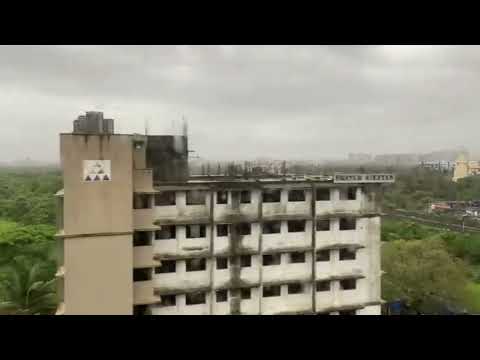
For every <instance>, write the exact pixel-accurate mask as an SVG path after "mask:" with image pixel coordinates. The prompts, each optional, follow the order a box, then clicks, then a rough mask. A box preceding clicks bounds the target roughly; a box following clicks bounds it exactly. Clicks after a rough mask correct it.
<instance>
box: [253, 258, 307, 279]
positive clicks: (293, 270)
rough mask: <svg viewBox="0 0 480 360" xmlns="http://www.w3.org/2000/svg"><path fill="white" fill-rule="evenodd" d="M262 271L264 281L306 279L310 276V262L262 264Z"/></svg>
mask: <svg viewBox="0 0 480 360" xmlns="http://www.w3.org/2000/svg"><path fill="white" fill-rule="evenodd" d="M307 260H308V259H307ZM262 273H263V274H262V281H263V282H264V283H276V282H285V281H308V280H310V279H311V277H312V263H311V262H309V261H306V262H304V263H299V264H295V263H294V264H280V265H270V266H263V270H262Z"/></svg>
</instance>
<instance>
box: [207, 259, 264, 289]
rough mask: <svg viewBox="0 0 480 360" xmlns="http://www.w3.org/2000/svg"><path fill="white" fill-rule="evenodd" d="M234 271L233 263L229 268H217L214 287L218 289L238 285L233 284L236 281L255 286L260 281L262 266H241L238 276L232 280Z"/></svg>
mask: <svg viewBox="0 0 480 360" xmlns="http://www.w3.org/2000/svg"><path fill="white" fill-rule="evenodd" d="M252 265H253V260H252ZM232 273H233V269H232V265H230V267H229V268H228V269H221V270H219V269H216V270H215V272H214V287H215V288H217V289H218V288H222V287H230V286H233V287H237V286H234V285H235V284H233V283H235V282H237V283H241V284H242V285H246V284H247V286H248V285H251V286H255V285H258V284H259V282H260V268H259V267H258V266H252V267H243V268H242V267H240V268H239V270H238V278H237V279H236V280H235V281H232Z"/></svg>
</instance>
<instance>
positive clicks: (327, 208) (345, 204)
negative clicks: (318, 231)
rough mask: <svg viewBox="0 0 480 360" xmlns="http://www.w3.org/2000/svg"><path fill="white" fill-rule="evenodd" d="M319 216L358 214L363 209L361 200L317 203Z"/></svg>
mask: <svg viewBox="0 0 480 360" xmlns="http://www.w3.org/2000/svg"><path fill="white" fill-rule="evenodd" d="M315 206H316V214H317V216H329V215H335V214H338V215H341V214H356V213H359V212H360V211H361V210H363V211H365V209H362V202H361V201H360V200H332V201H316V204H315Z"/></svg>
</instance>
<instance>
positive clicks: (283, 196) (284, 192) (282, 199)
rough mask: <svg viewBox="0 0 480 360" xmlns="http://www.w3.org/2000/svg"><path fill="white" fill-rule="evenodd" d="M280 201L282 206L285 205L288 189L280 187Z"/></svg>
mask: <svg viewBox="0 0 480 360" xmlns="http://www.w3.org/2000/svg"><path fill="white" fill-rule="evenodd" d="M280 203H281V204H282V207H286V206H287V203H288V190H287V189H282V190H281V191H280Z"/></svg>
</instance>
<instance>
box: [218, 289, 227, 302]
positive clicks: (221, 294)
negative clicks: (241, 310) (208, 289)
mask: <svg viewBox="0 0 480 360" xmlns="http://www.w3.org/2000/svg"><path fill="white" fill-rule="evenodd" d="M216 298H217V303H218V302H225V301H228V290H217V293H216Z"/></svg>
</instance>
